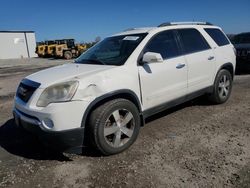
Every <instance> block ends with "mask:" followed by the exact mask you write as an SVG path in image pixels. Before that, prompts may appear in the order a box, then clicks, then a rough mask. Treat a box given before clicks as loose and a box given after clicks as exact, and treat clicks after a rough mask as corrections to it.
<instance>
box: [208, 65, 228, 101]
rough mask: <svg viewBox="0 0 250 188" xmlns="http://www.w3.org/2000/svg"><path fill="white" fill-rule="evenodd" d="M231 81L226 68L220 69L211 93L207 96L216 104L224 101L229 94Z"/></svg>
mask: <svg viewBox="0 0 250 188" xmlns="http://www.w3.org/2000/svg"><path fill="white" fill-rule="evenodd" d="M232 83H233V81H232V75H231V73H230V72H229V71H228V70H226V69H222V70H220V71H219V73H218V74H217V77H216V79H215V83H214V88H213V93H212V94H211V95H210V96H209V99H210V100H211V101H212V102H214V103H216V104H222V103H224V102H226V101H227V100H228V99H229V97H230V95H231V91H232Z"/></svg>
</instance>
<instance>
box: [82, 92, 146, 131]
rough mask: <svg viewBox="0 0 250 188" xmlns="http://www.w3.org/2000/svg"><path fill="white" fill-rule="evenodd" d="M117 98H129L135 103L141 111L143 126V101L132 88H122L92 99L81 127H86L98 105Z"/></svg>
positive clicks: (142, 123)
mask: <svg viewBox="0 0 250 188" xmlns="http://www.w3.org/2000/svg"><path fill="white" fill-rule="evenodd" d="M117 98H123V99H127V100H129V101H131V102H132V103H133V104H135V106H136V107H137V109H138V111H139V115H140V119H141V126H143V125H144V119H143V116H142V108H141V102H140V100H139V98H138V96H137V95H136V94H135V93H134V92H133V91H131V90H128V89H122V90H117V91H113V92H110V93H107V94H104V95H102V96H99V97H97V98H96V99H95V100H94V101H92V102H91V103H90V105H89V106H88V107H87V109H86V110H85V112H84V115H83V118H82V124H81V127H84V126H86V125H87V123H88V119H89V117H90V114H91V112H92V111H93V110H94V109H96V108H97V107H98V106H100V105H102V104H104V103H105V102H108V101H110V100H113V99H117Z"/></svg>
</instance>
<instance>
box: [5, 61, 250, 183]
mask: <svg viewBox="0 0 250 188" xmlns="http://www.w3.org/2000/svg"><path fill="white" fill-rule="evenodd" d="M62 63H67V62H66V61H59V60H41V59H31V60H19V61H17V60H12V61H11V60H8V61H0V187H17V188H22V187H250V144H249V143H250V75H248V74H244V75H238V76H236V78H235V81H234V88H233V92H232V97H231V99H230V100H229V101H228V102H227V103H226V104H223V105H217V106H213V105H210V104H209V103H207V102H206V100H204V98H200V99H197V100H195V101H192V102H188V103H186V104H184V105H181V106H178V107H176V108H174V109H171V110H169V111H166V112H163V113H161V114H158V115H156V116H154V117H152V118H150V119H149V120H148V123H147V124H146V126H145V127H143V128H142V129H141V132H140V135H139V138H138V140H137V141H136V143H135V144H134V145H133V146H132V147H131V148H130V149H129V150H127V151H125V152H123V153H121V154H119V155H115V156H110V157H102V156H99V155H98V154H97V153H95V152H94V151H92V150H91V149H86V150H85V152H84V153H83V154H82V155H76V154H57V153H55V152H53V151H48V150H47V149H46V148H44V147H43V146H41V144H40V143H39V142H38V141H37V140H36V138H33V137H32V136H31V135H29V134H27V133H26V132H23V131H22V130H19V129H17V128H15V126H14V122H13V119H12V114H11V108H12V105H13V96H14V92H15V89H16V86H17V84H18V82H19V81H20V80H21V79H22V78H23V77H25V76H26V75H28V74H31V73H33V72H35V71H38V70H40V69H44V68H46V67H50V66H55V65H58V64H62Z"/></svg>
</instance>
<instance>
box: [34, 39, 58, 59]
mask: <svg viewBox="0 0 250 188" xmlns="http://www.w3.org/2000/svg"><path fill="white" fill-rule="evenodd" d="M54 43H55V41H53V40H47V41H44V42H38V43H37V47H36V53H37V55H38V57H45V56H46V55H47V49H48V46H49V45H52V44H54Z"/></svg>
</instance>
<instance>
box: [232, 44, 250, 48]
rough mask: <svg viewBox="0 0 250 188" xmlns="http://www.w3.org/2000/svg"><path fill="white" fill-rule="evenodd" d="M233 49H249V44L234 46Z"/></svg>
mask: <svg viewBox="0 0 250 188" xmlns="http://www.w3.org/2000/svg"><path fill="white" fill-rule="evenodd" d="M234 47H235V48H236V49H242V48H246V49H250V43H246V44H234Z"/></svg>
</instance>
